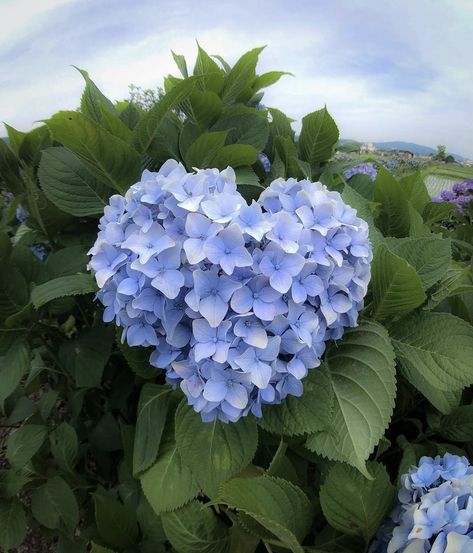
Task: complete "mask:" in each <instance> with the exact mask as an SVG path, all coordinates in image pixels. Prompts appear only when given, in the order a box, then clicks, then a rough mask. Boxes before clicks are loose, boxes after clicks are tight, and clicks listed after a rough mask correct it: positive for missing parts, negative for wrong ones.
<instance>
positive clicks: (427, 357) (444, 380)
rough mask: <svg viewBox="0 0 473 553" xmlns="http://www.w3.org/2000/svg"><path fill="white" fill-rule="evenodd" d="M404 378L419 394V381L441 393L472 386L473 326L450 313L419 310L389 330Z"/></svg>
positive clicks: (420, 385)
mask: <svg viewBox="0 0 473 553" xmlns="http://www.w3.org/2000/svg"><path fill="white" fill-rule="evenodd" d="M389 332H390V335H391V338H392V340H393V345H394V349H395V350H396V356H397V359H398V361H399V364H400V366H401V368H402V371H403V374H404V376H405V377H406V378H407V379H408V380H409V381H410V382H411V384H412V385H413V386H415V387H416V388H417V389H418V390H419V391H420V392H422V391H423V390H422V382H423V380H422V379H419V378H418V377H419V375H420V376H421V377H423V379H426V380H427V381H428V382H429V383H430V384H431V385H432V386H434V387H435V388H438V389H439V390H443V391H454V390H459V389H460V388H462V387H464V386H469V385H470V384H472V383H473V369H472V365H471V360H472V359H473V327H472V326H471V325H469V324H468V323H467V322H465V321H464V320H463V319H460V318H458V317H455V316H454V315H450V314H449V313H435V312H428V311H420V312H416V313H413V314H412V315H410V316H409V317H406V318H405V319H402V320H401V321H399V322H398V323H396V324H393V325H391V327H390V329H389Z"/></svg>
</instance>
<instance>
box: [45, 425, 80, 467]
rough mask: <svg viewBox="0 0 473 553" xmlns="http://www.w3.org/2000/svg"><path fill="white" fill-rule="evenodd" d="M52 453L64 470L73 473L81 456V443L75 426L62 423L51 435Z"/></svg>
mask: <svg viewBox="0 0 473 553" xmlns="http://www.w3.org/2000/svg"><path fill="white" fill-rule="evenodd" d="M49 441H50V446H51V453H52V455H53V457H54V460H55V461H56V463H57V464H58V465H59V467H60V468H61V469H62V470H65V471H66V472H73V471H74V466H75V464H76V463H77V458H78V456H79V441H78V439H77V433H76V431H75V429H74V427H73V426H71V425H70V424H68V423H67V422H62V423H61V424H60V425H59V426H58V427H56V428H55V429H54V430H53V431H52V432H51V434H50V435H49Z"/></svg>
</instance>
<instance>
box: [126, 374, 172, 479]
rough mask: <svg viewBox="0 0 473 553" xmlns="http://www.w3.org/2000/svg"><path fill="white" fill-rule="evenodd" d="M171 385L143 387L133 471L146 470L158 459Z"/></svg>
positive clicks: (134, 448) (149, 384)
mask: <svg viewBox="0 0 473 553" xmlns="http://www.w3.org/2000/svg"><path fill="white" fill-rule="evenodd" d="M170 392H171V388H170V387H169V386H161V385H159V384H151V383H147V384H145V385H144V386H143V388H142V389H141V395H140V401H139V403H138V417H137V420H136V430H135V443H134V446H133V473H134V474H138V473H140V472H142V471H144V470H146V469H147V468H148V467H149V466H150V465H151V464H152V463H153V461H154V460H155V459H156V455H157V454H158V449H159V443H160V441H161V436H162V433H163V429H164V423H165V422H166V415H167V412H168V407H169V397H170V396H169V394H170Z"/></svg>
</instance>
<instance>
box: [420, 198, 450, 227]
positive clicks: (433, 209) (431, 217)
mask: <svg viewBox="0 0 473 553" xmlns="http://www.w3.org/2000/svg"><path fill="white" fill-rule="evenodd" d="M454 207H455V205H454V204H452V203H450V202H429V203H428V204H426V205H425V207H424V209H423V211H422V218H423V219H424V222H425V223H426V224H428V225H431V224H432V223H439V222H440V221H444V220H446V219H448V218H449V216H450V214H451V212H452V209H454Z"/></svg>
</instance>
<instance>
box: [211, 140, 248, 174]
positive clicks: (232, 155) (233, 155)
mask: <svg viewBox="0 0 473 553" xmlns="http://www.w3.org/2000/svg"><path fill="white" fill-rule="evenodd" d="M257 157H258V150H256V148H254V147H253V146H249V145H248V144H229V145H228V146H224V147H223V148H222V149H221V150H220V152H219V153H218V154H217V155H216V156H215V158H214V160H213V165H214V166H215V167H217V168H218V169H226V168H227V167H228V166H230V167H233V168H236V167H242V166H246V165H253V163H255V161H256V158H257Z"/></svg>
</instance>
